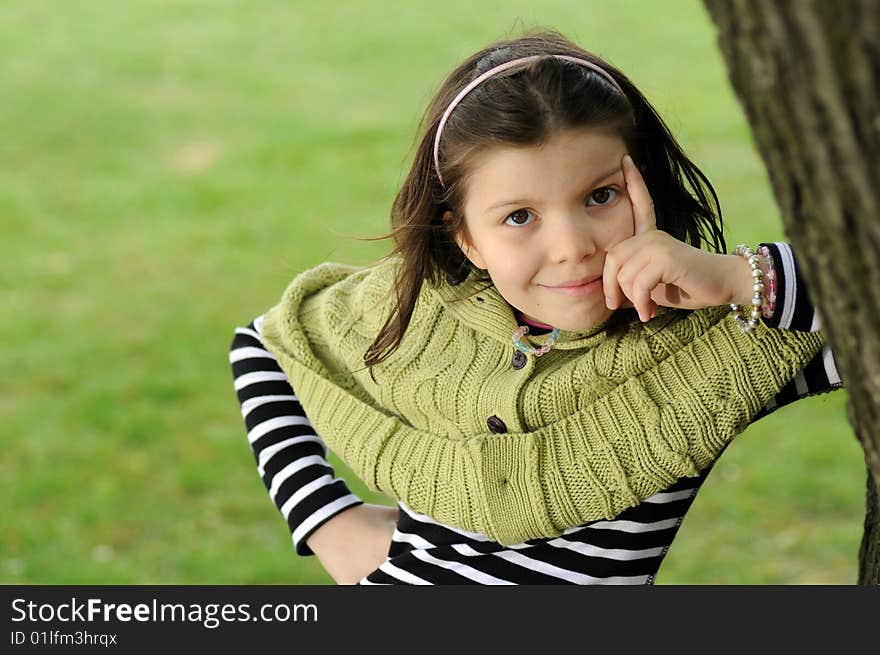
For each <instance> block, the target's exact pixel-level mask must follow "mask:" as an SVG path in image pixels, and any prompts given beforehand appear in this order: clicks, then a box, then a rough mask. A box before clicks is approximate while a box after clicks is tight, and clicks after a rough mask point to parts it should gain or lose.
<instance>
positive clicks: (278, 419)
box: [229, 316, 363, 555]
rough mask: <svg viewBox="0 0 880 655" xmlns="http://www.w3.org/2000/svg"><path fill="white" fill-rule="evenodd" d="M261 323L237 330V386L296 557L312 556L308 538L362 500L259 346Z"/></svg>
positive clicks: (233, 360)
mask: <svg viewBox="0 0 880 655" xmlns="http://www.w3.org/2000/svg"><path fill="white" fill-rule="evenodd" d="M262 323H263V317H262V316H261V317H259V318H257V319H256V320H255V321H253V322H252V323H251V324H250V325H248V326H247V327H239V328H236V330H235V336H234V338H233V339H232V345H231V347H230V352H229V363H230V364H231V366H232V378H233V385H234V387H235V393H236V394H237V396H238V401H239V403H240V404H241V415H242V417H243V418H244V422H245V427H246V429H247V437H248V442H249V443H250V446H251V450H252V451H253V455H254V460H255V461H256V464H257V471H258V473H259V474H260V477H261V478H262V480H263V484H264V485H265V486H266V489H267V490H268V491H269V496H270V498H271V499H272V502H274V503H275V506H276V507H277V508H278V510H279V511H280V512H281V515H282V516H283V517H284V518H285V520H286V521H287V525H288V528H289V529H290V534H291V536H292V538H293V546H294V548H295V550H296V553H297V554H299V555H312V554H314V553H313V552H312V550H311V548H309V546H308V544H306V539H308V537H309V536H311V534H312V533H313V532H314V531H315V530H317V529H318V528H319V527H320V526H321V525H323V524H324V523H325V522H327V521H328V520H329V519H331V518H333V517H334V516H336V515H337V514H339V513H340V512H342V511H343V510H346V509H348V508H349V507H352V506H354V505H359V504H361V503H362V502H363V501H362V500H361V499H360V498H358V497H357V496H355V495H354V494H352V493H351V491H349V489H348V487H347V486H346V484H345V481H343V480H341V479H340V478H337V477H335V476H334V473H333V468H332V467H331V466H330V464H329V463H328V462H327V447H326V446H325V445H324V442H323V441H322V440H321V438H320V437H319V436H318V434H317V433H316V432H315V429H314V428H313V427H312V424H311V422H310V421H309V419H308V417H307V416H306V415H305V412H304V411H303V408H302V405H300V403H299V400H298V399H297V397H296V395H295V394H294V392H293V389H292V388H291V386H290V383H289V382H288V380H287V376H286V375H285V374H284V372H283V371H282V370H281V367H279V366H278V362H277V360H276V359H275V357H274V355H272V353H270V352H269V351H268V350H266V348H265V347H264V346H263V344H262V342H261V341H260V334H261V327H262Z"/></svg>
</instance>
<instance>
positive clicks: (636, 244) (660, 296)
mask: <svg viewBox="0 0 880 655" xmlns="http://www.w3.org/2000/svg"><path fill="white" fill-rule="evenodd" d="M623 173H624V178H625V180H626V190H627V193H628V194H629V198H630V202H631V203H632V208H633V219H634V222H635V230H634V232H635V234H634V235H633V236H632V237H630V238H628V239H624V240H623V241H621V242H619V243H617V244H615V245H614V246H612V247H611V248H610V249H609V250H608V252H607V254H606V256H605V267H604V269H603V273H602V284H603V287H604V292H605V304H606V306H607V307H608V309H617V308H618V307H635V308H636V310H637V311H638V313H639V318H640V319H641V320H642V321H643V322H644V321H648V320H650V319H651V318H653V317H654V316H656V313H657V305H663V306H664V307H678V308H681V309H700V308H702V307H714V306H716V305H723V304H725V303H730V302H741V300H740V298H741V297H742V295H743V291H742V289H743V287H744V286H746V285H748V292H747V297H750V296H751V286H750V285H751V277H750V268H749V265H748V262H747V261H746V260H745V259H744V258H742V257H740V256H738V255H719V254H715V253H711V252H706V251H705V250H700V249H699V248H695V247H693V246H691V245H689V244H687V243H684V242H683V241H679V240H678V239H676V238H675V237H673V236H671V235H669V234H667V233H666V232H663V231H662V230H658V229H657V219H656V216H655V215H654V201H653V200H652V199H651V195H650V193H648V187H647V186H646V185H645V181H644V179H642V175H641V173H639V170H638V168H637V167H636V165H635V163H633V160H632V158H631V157H630V156H629V155H626V156H624V158H623ZM747 278H748V279H747ZM746 302H748V300H746Z"/></svg>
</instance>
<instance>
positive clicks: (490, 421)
mask: <svg viewBox="0 0 880 655" xmlns="http://www.w3.org/2000/svg"><path fill="white" fill-rule="evenodd" d="M486 425H487V426H489V431H490V432H493V433H495V434H504V433H505V432H507V426H506V425H504V421H502V420H501V419H500V418H498V417H497V416H494V415H493V416H490V417H489V418H487V419H486Z"/></svg>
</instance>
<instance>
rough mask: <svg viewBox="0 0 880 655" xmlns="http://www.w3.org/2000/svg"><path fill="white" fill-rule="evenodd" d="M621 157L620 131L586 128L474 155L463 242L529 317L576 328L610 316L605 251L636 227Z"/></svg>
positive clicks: (503, 292) (502, 291) (471, 256)
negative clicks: (605, 289) (537, 142)
mask: <svg viewBox="0 0 880 655" xmlns="http://www.w3.org/2000/svg"><path fill="white" fill-rule="evenodd" d="M625 154H626V146H625V145H624V142H623V140H622V139H621V138H620V137H619V136H616V135H614V134H612V133H610V132H607V131H599V130H595V129H585V128H580V129H572V130H566V131H560V132H557V133H556V134H554V135H553V136H552V138H551V139H550V140H549V141H548V142H547V143H545V144H544V145H542V146H530V147H512V146H498V147H495V148H490V149H489V150H487V151H485V152H483V153H481V154H480V155H478V158H477V160H476V163H475V167H474V168H473V169H472V174H471V176H470V177H469V178H468V182H467V188H466V194H465V203H464V216H465V226H466V228H467V229H466V231H465V233H463V234H461V235H460V236H459V237H458V239H457V241H458V245H459V247H460V248H461V249H462V251H463V252H464V253H465V254H466V255H467V257H468V259H469V260H470V261H471V262H472V263H473V264H474V266H476V267H477V268H480V269H484V270H486V271H487V272H488V274H489V276H490V277H491V278H492V281H493V282H494V284H495V287H496V288H497V289H498V291H499V293H500V294H501V295H502V296H503V297H504V299H505V300H507V302H508V303H510V305H512V306H513V307H515V308H517V309H518V310H520V312H522V313H523V314H524V315H525V317H526V318H529V319H532V320H534V321H537V322H539V323H547V324H550V325H552V326H554V327H558V328H561V329H563V330H569V331H572V332H578V331H583V330H586V329H588V328H590V327H593V326H595V325H598V324H599V323H602V322H603V321H605V320H607V319H608V318H609V317H610V316H611V314H612V313H613V312H612V310H610V309H608V308H607V307H606V306H605V296H604V294H603V292H602V279H601V276H602V269H603V267H604V265H605V254H606V252H607V251H608V249H609V248H611V247H612V246H614V245H615V244H617V243H619V242H620V241H623V240H624V239H627V238H629V237H631V236H633V234H634V229H635V228H634V223H633V210H632V205H631V204H630V200H629V196H628V195H627V191H626V185H625V183H624V175H623V168H622V166H623V156H624V155H625ZM591 281H592V282H591ZM585 283H586V284H585Z"/></svg>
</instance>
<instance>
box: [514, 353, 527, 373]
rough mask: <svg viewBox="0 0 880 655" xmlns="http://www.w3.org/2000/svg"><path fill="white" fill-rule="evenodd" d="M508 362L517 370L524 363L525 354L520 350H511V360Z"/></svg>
mask: <svg viewBox="0 0 880 655" xmlns="http://www.w3.org/2000/svg"><path fill="white" fill-rule="evenodd" d="M510 364H511V366H513V368H515V369H516V370H517V371H518V370H519V369H521V368H522V367H523V366H525V365H526V354H525V353H524V352H522V351H521V350H515V351H514V352H513V359H512V360H511V362H510Z"/></svg>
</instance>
